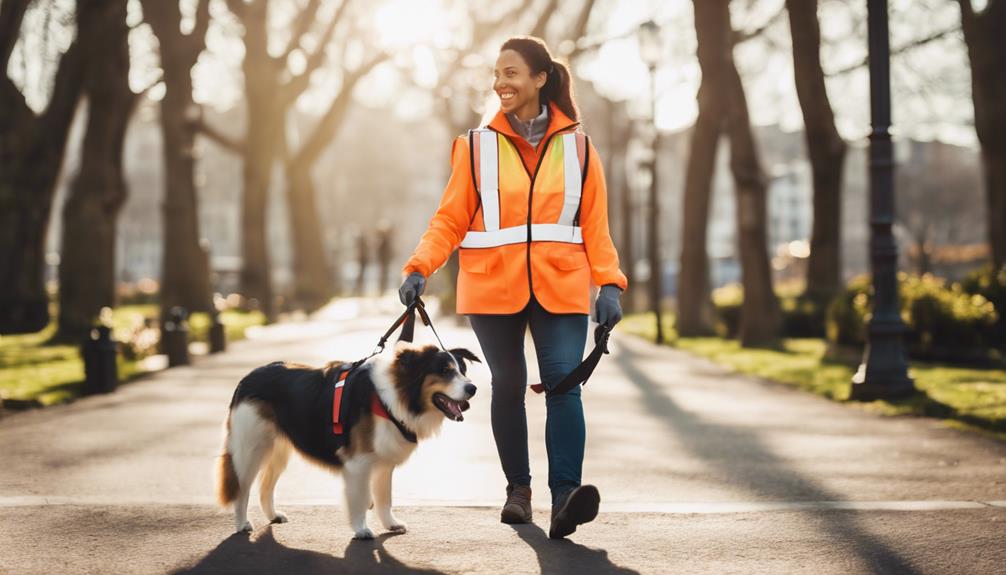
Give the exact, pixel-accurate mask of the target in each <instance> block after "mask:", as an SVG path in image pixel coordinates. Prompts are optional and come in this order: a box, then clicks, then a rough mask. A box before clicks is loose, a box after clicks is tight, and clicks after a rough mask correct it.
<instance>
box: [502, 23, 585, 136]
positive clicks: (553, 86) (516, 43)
mask: <svg viewBox="0 0 1006 575" xmlns="http://www.w3.org/2000/svg"><path fill="white" fill-rule="evenodd" d="M503 50H513V51H515V52H517V53H518V54H520V55H521V57H522V58H524V61H525V62H527V65H528V67H529V68H531V74H532V75H535V74H538V73H540V72H545V74H546V78H545V85H544V86H542V87H541V91H540V92H539V93H538V98H539V101H540V102H541V103H542V104H548V102H554V103H555V105H556V106H558V108H559V109H560V110H562V113H563V114H566V115H567V116H569V118H570V119H571V120H579V119H580V110H579V108H577V106H576V100H575V99H574V98H573V80H572V78H571V77H570V75H569V69H568V68H566V66H565V65H564V64H563V63H562V62H559V61H558V60H553V59H552V54H551V53H550V52H549V51H548V47H547V46H545V41H544V40H542V39H541V38H535V37H534V36H517V37H514V38H510V39H509V40H507V41H506V42H503V45H502V46H500V52H502V51H503Z"/></svg>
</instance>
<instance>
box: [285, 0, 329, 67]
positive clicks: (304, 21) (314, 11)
mask: <svg viewBox="0 0 1006 575" xmlns="http://www.w3.org/2000/svg"><path fill="white" fill-rule="evenodd" d="M320 6H321V0H309V1H308V4H307V6H305V7H304V9H303V10H301V11H300V14H297V17H296V18H295V19H294V21H293V25H292V27H293V30H292V31H291V32H290V41H289V42H287V44H286V50H283V55H282V56H280V57H279V61H280V62H284V63H285V62H286V60H287V58H289V57H290V54H291V53H293V51H294V50H296V49H297V48H299V47H300V41H301V40H302V39H303V38H304V34H307V31H308V30H310V29H311V24H313V23H314V18H315V16H317V15H318V8H319V7H320Z"/></svg>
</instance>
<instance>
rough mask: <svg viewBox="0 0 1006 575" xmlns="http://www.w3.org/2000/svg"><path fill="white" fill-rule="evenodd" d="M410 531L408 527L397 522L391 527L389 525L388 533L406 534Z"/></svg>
mask: <svg viewBox="0 0 1006 575" xmlns="http://www.w3.org/2000/svg"><path fill="white" fill-rule="evenodd" d="M408 530H409V528H408V526H406V525H405V524H404V523H402V522H401V521H396V522H394V523H392V524H391V525H388V531H389V532H390V533H405V532H406V531H408Z"/></svg>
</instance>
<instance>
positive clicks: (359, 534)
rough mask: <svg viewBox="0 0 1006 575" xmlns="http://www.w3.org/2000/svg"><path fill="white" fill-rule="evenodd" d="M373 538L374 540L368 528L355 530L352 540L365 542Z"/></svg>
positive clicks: (372, 533)
mask: <svg viewBox="0 0 1006 575" xmlns="http://www.w3.org/2000/svg"><path fill="white" fill-rule="evenodd" d="M373 538H374V532H373V531H371V530H370V528H369V527H364V528H363V529H357V530H356V534H355V535H353V539H360V540H367V539H373Z"/></svg>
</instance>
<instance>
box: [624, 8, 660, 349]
mask: <svg viewBox="0 0 1006 575" xmlns="http://www.w3.org/2000/svg"><path fill="white" fill-rule="evenodd" d="M663 52H664V46H663V41H662V38H661V35H660V26H658V25H657V23H656V22H654V21H653V20H647V21H646V22H643V23H642V24H640V25H639V57H640V59H642V61H643V63H644V64H646V68H647V69H648V70H649V72H650V120H651V121H652V123H653V154H652V155H651V157H650V210H649V212H650V213H649V216H650V217H649V221H648V224H649V226H648V228H649V229H648V230H647V231H648V235H647V243H649V250H648V251H649V256H650V258H649V259H650V286H649V287H650V307H651V308H653V314H654V319H655V320H656V322H657V331H656V342H657V343H658V344H659V343H664V328H663V321H662V318H661V310H660V308H661V305H660V300H661V296H662V295H663V281H662V280H663V273H662V266H661V265H660V235H659V226H660V210H659V207H660V201H659V199H660V198H659V193H658V189H659V188H658V186H657V155H658V150H659V146H658V144H659V143H660V132H659V131H658V130H657V64H658V63H660V60H661V58H662V57H663ZM629 265H632V262H629Z"/></svg>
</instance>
